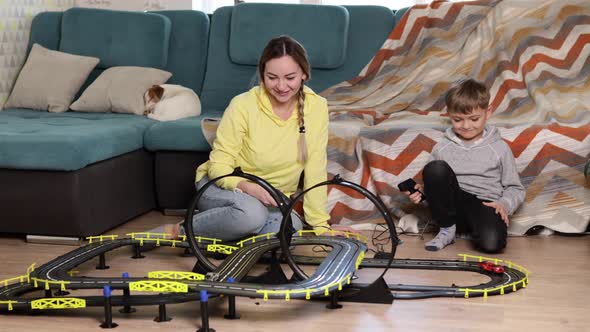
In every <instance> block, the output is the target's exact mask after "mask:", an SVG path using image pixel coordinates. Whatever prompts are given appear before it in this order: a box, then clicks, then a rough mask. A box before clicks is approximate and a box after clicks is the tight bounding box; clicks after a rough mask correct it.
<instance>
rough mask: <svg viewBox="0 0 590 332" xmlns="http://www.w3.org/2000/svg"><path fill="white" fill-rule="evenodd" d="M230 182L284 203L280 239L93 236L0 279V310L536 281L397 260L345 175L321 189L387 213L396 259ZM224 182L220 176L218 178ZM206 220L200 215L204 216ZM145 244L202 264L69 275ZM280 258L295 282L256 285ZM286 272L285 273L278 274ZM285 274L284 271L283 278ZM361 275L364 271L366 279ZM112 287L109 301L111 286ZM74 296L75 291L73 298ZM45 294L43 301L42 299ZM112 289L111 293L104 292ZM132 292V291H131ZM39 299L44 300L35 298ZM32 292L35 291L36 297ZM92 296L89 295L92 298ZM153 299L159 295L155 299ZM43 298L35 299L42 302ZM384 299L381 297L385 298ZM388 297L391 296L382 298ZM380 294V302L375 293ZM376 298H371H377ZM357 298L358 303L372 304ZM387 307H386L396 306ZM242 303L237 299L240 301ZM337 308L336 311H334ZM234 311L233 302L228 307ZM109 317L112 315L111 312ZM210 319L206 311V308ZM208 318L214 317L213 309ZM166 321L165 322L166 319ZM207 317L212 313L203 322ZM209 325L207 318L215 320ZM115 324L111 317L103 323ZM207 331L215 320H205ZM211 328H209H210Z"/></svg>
mask: <svg viewBox="0 0 590 332" xmlns="http://www.w3.org/2000/svg"><path fill="white" fill-rule="evenodd" d="M227 176H242V177H245V178H248V179H250V180H252V181H256V182H258V183H259V184H261V185H262V186H263V188H265V189H266V190H267V191H269V193H271V195H273V197H274V198H275V200H277V202H278V205H279V208H280V209H281V212H282V213H283V216H285V217H284V218H283V223H282V226H281V230H280V231H279V233H277V234H276V235H275V234H264V235H259V236H255V237H252V238H249V239H246V240H243V241H240V242H237V243H228V244H221V243H220V240H216V239H209V238H204V237H200V236H195V234H194V232H193V229H192V228H193V225H192V223H184V227H185V233H186V234H187V235H186V236H183V238H182V239H178V240H177V239H168V238H167V237H166V235H165V234H154V233H132V234H128V235H130V236H131V237H130V238H124V239H116V236H96V237H90V238H89V243H88V244H87V245H84V246H82V247H79V248H77V249H75V250H73V251H71V252H69V253H66V254H64V255H62V256H60V257H57V258H55V259H53V260H51V261H50V262H48V263H46V264H43V265H41V266H39V267H37V268H35V267H34V265H32V266H31V267H29V269H28V270H27V273H26V274H24V275H21V276H17V277H15V278H11V279H7V280H4V281H0V311H2V312H20V311H25V312H31V310H32V309H73V308H83V307H86V306H105V317H107V314H106V312H107V306H108V307H110V306H124V307H125V306H126V307H129V306H139V305H160V306H162V305H164V304H168V303H181V302H188V301H201V305H203V303H204V302H205V303H206V298H207V297H205V300H203V292H205V293H206V294H210V295H211V296H217V295H222V294H223V295H227V296H228V298H232V297H233V296H246V297H253V298H263V299H265V300H266V299H285V300H290V299H311V298H320V299H330V301H332V303H333V304H334V303H335V301H336V300H337V299H343V300H344V299H349V300H351V301H355V296H356V295H358V294H363V292H365V293H364V294H365V295H366V291H367V290H368V289H373V290H374V288H375V285H382V286H383V287H382V288H381V290H382V291H383V292H386V293H387V295H388V296H389V298H391V301H393V298H395V299H418V298H427V297H440V296H447V297H470V296H483V297H487V296H488V295H503V294H505V293H509V292H514V291H517V290H518V289H520V288H523V287H526V285H527V284H528V275H529V272H528V271H527V270H526V269H525V268H523V267H522V266H519V265H518V264H515V263H512V262H509V261H502V260H499V259H494V258H485V257H479V256H470V255H462V260H418V259H394V255H395V249H396V246H397V244H398V243H399V239H398V238H397V234H395V225H394V224H393V219H392V217H391V215H390V214H389V213H388V211H387V209H386V208H385V206H384V204H383V203H382V202H381V200H380V199H379V198H378V197H376V196H374V195H372V194H371V193H370V192H368V191H366V189H364V188H362V187H360V186H358V185H356V184H352V183H349V182H346V181H344V180H342V179H340V178H339V177H335V178H334V179H333V180H330V181H326V182H324V183H321V184H318V185H316V186H314V187H313V188H310V189H309V190H311V189H314V188H316V187H318V186H322V185H326V184H332V185H343V186H346V187H348V188H351V189H353V190H356V191H358V192H359V193H361V194H363V195H365V196H367V197H368V198H369V199H370V200H371V201H372V202H373V203H375V204H376V206H377V207H378V208H379V210H380V211H381V213H382V215H383V217H384V219H385V220H386V222H387V224H388V226H389V228H390V230H389V231H390V236H391V244H392V248H391V252H389V253H387V254H386V257H387V258H384V259H376V258H365V257H364V256H365V252H366V251H367V246H366V244H365V242H363V241H361V240H362V236H361V235H359V234H353V233H344V234H339V236H335V235H336V234H335V233H334V232H332V231H328V232H325V233H323V234H322V235H317V234H316V233H315V232H313V231H297V232H295V233H293V231H292V228H291V220H290V212H291V210H292V209H293V206H294V204H295V202H296V201H297V200H298V199H300V198H301V197H302V196H303V194H305V192H306V191H305V192H303V193H301V194H300V195H299V196H297V197H296V198H295V199H294V200H293V201H292V202H290V203H288V202H286V201H284V198H282V197H281V196H280V194H279V193H277V192H276V190H274V188H272V186H270V185H269V184H267V183H265V182H264V180H262V179H259V178H256V177H254V176H251V175H248V174H244V173H241V171H239V170H236V171H234V173H232V174H229V175H227ZM220 178H221V177H220ZM218 179H219V178H217V179H213V180H211V181H210V182H209V183H208V184H207V185H205V186H204V187H203V188H201V189H200V190H199V191H198V192H197V194H196V196H195V198H194V199H193V201H192V202H191V205H190V206H189V208H188V209H187V214H186V216H185V220H193V214H194V211H195V207H196V203H197V202H198V200H199V198H200V196H201V194H202V192H203V191H204V190H206V188H207V187H208V185H210V184H211V183H213V182H214V181H216V180H218ZM197 219H198V218H197ZM144 245H155V246H170V247H176V248H179V249H183V250H185V252H190V253H193V254H194V255H195V256H196V258H197V263H196V265H195V269H193V271H198V272H202V273H195V272H185V271H153V272H150V273H149V274H148V276H141V277H137V276H121V277H90V276H77V275H74V274H73V273H71V271H73V270H74V269H75V268H76V267H78V266H80V265H82V264H84V263H87V262H89V261H91V260H96V259H97V258H98V260H99V265H98V266H97V268H102V269H104V268H108V267H107V266H106V264H105V261H106V258H105V257H106V254H107V253H108V252H110V251H113V250H117V249H120V248H124V247H128V248H131V249H132V251H133V252H134V253H135V255H134V257H133V258H138V257H141V253H140V249H141V248H142V246H144ZM309 245H312V246H315V245H319V246H324V247H329V248H330V249H331V250H330V251H329V252H328V253H327V254H326V256H325V257H306V256H296V255H293V254H292V253H291V249H292V248H293V247H297V246H309ZM207 251H214V252H216V254H217V255H219V254H220V253H221V254H223V255H226V256H224V257H225V259H223V260H222V261H221V263H220V264H219V265H216V264H215V263H213V262H212V261H210V260H209V257H210V255H208V254H207ZM269 259H270V261H273V262H274V263H275V264H274V265H273V264H271V268H272V267H273V266H274V268H278V269H282V268H281V267H280V266H281V264H276V263H277V262H279V263H283V265H288V266H289V267H290V270H291V272H292V273H293V276H292V277H291V279H290V280H286V279H284V280H280V281H278V282H272V283H268V282H260V281H258V282H255V281H252V280H253V279H252V276H250V275H249V273H250V272H252V269H253V268H254V267H255V266H256V265H258V264H266V263H265V262H267V261H269ZM300 265H316V266H317V268H316V269H315V270H314V271H313V273H312V274H311V275H310V276H307V275H306V274H305V272H304V271H303V270H302V269H301V267H300ZM277 266H278V267H277ZM359 268H367V269H368V268H377V269H383V272H382V273H381V275H380V276H379V277H378V278H377V279H375V281H373V282H372V283H367V284H361V283H355V282H353V279H355V273H357V272H356V271H357V270H358V269H359ZM389 269H415V270H450V271H463V272H470V273H473V272H475V273H480V274H483V275H486V276H488V277H489V278H490V280H489V281H488V282H485V283H482V284H478V285H471V286H456V285H452V286H448V287H444V286H424V285H403V284H387V283H386V281H385V277H386V272H387V271H388V270H389ZM281 272H283V271H281ZM359 273H360V272H359ZM107 288H108V290H109V291H108V295H107V292H106V289H107ZM88 289H96V290H97V294H96V295H90V296H88V295H83V296H73V295H72V296H69V293H68V292H69V291H75V290H88ZM111 289H112V290H118V291H120V290H122V291H123V292H122V293H123V294H122V295H120V294H121V293H118V294H113V295H111V294H110V290H111ZM66 290H67V291H66ZM43 291H44V296H38V295H40V294H39V293H41V294H43ZM103 291H104V293H103V295H101V293H102V292H103ZM132 291H133V293H132ZM34 292H37V293H34ZM29 293H34V294H29ZM88 293H89V292H85V293H84V294H88ZM149 293H152V294H149ZM35 295H37V296H35ZM378 295H379V294H378ZM380 295H383V294H380ZM371 296H372V295H371ZM371 296H369V298H371ZM361 298H362V297H356V299H357V300H358V301H362V302H366V298H367V297H366V296H365V297H364V299H365V300H362V299H361ZM391 301H389V302H387V300H386V301H382V302H379V301H377V302H379V303H391ZM234 306H235V299H234ZM334 307H336V306H334ZM230 308H231V305H230ZM109 310H110V309H109ZM201 310H202V313H203V308H202V309H201ZM205 312H206V311H205ZM164 316H165V315H164ZM205 316H206V315H205ZM207 319H208V318H207ZM108 320H109V319H105V322H106V321H108ZM207 324H208V323H207ZM204 325H205V324H204Z"/></svg>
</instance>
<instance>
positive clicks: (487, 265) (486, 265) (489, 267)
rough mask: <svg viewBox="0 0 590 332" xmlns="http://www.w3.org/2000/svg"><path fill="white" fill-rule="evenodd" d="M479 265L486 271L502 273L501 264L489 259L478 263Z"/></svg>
mask: <svg viewBox="0 0 590 332" xmlns="http://www.w3.org/2000/svg"><path fill="white" fill-rule="evenodd" d="M479 267H481V268H482V269H484V270H486V271H490V272H494V273H498V274H502V273H504V267H503V266H501V265H496V264H494V263H493V262H489V261H487V262H481V263H479Z"/></svg>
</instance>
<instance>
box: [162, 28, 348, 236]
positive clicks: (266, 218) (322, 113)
mask: <svg viewBox="0 0 590 332" xmlns="http://www.w3.org/2000/svg"><path fill="white" fill-rule="evenodd" d="M258 75H259V79H260V82H261V83H260V85H259V86H256V87H254V88H252V89H251V90H249V91H247V92H245V93H243V94H241V95H238V96H236V97H234V98H233V99H232V101H231V102H230V104H229V106H228V108H227V109H226V110H225V112H224V115H223V118H222V120H221V122H220V124H219V127H218V129H217V136H216V138H215V141H214V143H213V150H212V151H211V153H210V155H209V161H208V162H206V163H204V164H203V165H201V166H199V168H198V169H197V176H196V182H197V189H200V188H201V187H202V186H203V185H205V184H206V183H207V182H208V181H209V179H212V178H216V177H218V176H222V175H226V174H229V173H231V172H232V171H233V170H234V168H235V167H238V166H239V167H241V169H242V171H244V172H245V173H250V174H253V175H256V176H259V177H261V178H263V179H264V180H266V181H268V182H269V183H270V184H271V185H272V186H273V187H275V188H277V189H278V190H280V191H281V192H282V193H284V194H285V195H286V196H290V195H291V194H293V193H294V192H295V191H296V189H297V185H298V183H299V178H300V176H301V173H302V172H304V174H305V176H304V183H303V187H304V189H307V188H310V187H312V186H313V185H315V184H317V183H319V182H322V181H325V180H326V177H327V171H326V146H327V142H328V108H327V103H326V100H325V99H324V98H323V97H320V96H318V95H317V94H315V93H314V92H313V91H312V90H311V89H310V88H308V87H306V86H305V85H304V83H305V82H306V81H307V80H309V79H310V65H309V61H308V59H307V54H306V51H305V49H304V48H303V47H302V46H301V45H300V44H299V43H298V42H297V41H295V40H294V39H293V38H291V37H288V36H281V37H277V38H274V39H272V40H271V41H270V42H269V43H268V44H267V46H266V47H265V48H264V50H263V52H262V55H261V57H260V60H259V63H258ZM326 205H327V188H326V187H320V188H317V189H314V190H311V191H310V192H308V193H307V194H306V195H305V197H304V202H303V209H304V215H305V221H306V223H307V224H309V225H310V226H312V227H313V229H314V230H317V231H318V233H320V234H321V233H323V232H324V231H326V230H329V229H330V225H329V224H328V219H329V215H328V213H327V212H326ZM198 208H199V213H198V214H197V215H196V216H195V217H194V218H195V219H194V229H195V233H196V234H199V235H202V236H207V237H213V238H218V239H222V240H225V241H230V240H237V239H241V238H244V237H247V236H250V235H255V234H265V233H276V232H278V231H279V229H280V223H281V220H282V214H281V212H280V211H279V209H278V208H277V205H276V202H275V201H274V200H273V199H272V197H271V196H270V194H269V193H268V192H267V191H266V190H264V189H263V188H262V187H261V186H259V185H258V184H256V183H253V182H250V181H249V180H246V179H244V178H240V177H226V178H224V179H221V180H219V181H217V182H216V183H215V185H213V186H210V187H209V188H208V189H207V190H206V191H205V192H204V193H203V195H202V196H201V199H200V201H199V204H198ZM292 220H293V227H294V228H295V229H296V230H299V229H301V228H302V227H303V225H302V221H301V219H300V218H299V217H298V216H297V215H296V214H295V213H292ZM337 230H339V231H344V230H350V229H349V228H348V227H338V229H337ZM178 231H179V227H178V226H176V227H175V228H174V229H168V232H169V233H172V235H176V234H178Z"/></svg>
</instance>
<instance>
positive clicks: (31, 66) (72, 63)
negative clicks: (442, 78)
mask: <svg viewBox="0 0 590 332" xmlns="http://www.w3.org/2000/svg"><path fill="white" fill-rule="evenodd" d="M98 61H99V59H97V58H93V57H87V56H79V55H73V54H67V53H63V52H58V51H52V50H48V49H46V48H45V47H43V46H41V45H39V44H35V45H33V48H32V49H31V53H29V57H28V58H27V61H26V62H25V65H24V66H23V68H22V70H21V71H20V73H19V75H18V77H17V79H16V83H15V84H14V88H13V89H12V92H11V94H10V96H9V97H8V100H7V101H6V105H5V106H4V107H6V108H10V107H12V108H32V109H36V110H43V111H49V112H54V113H59V112H65V111H67V110H68V107H69V106H70V103H72V100H73V99H74V96H75V95H76V93H77V92H78V90H79V89H80V87H81V86H82V84H83V83H84V81H85V80H86V78H87V77H88V74H90V71H92V69H93V68H94V67H95V66H96V64H97V63H98Z"/></svg>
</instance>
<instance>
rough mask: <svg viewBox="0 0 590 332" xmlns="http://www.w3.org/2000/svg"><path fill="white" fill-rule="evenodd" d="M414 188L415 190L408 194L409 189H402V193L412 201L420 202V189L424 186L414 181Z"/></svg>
mask: <svg viewBox="0 0 590 332" xmlns="http://www.w3.org/2000/svg"><path fill="white" fill-rule="evenodd" d="M414 189H416V191H415V192H414V193H413V194H410V192H409V191H402V193H403V194H404V195H407V196H408V197H409V198H410V200H411V201H412V203H414V204H420V202H421V201H422V194H421V193H420V192H421V191H422V189H424V186H423V185H421V184H420V183H416V185H415V186H414Z"/></svg>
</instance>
